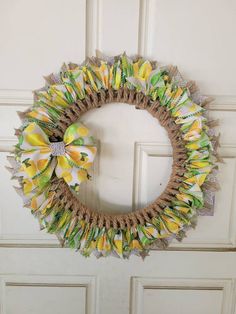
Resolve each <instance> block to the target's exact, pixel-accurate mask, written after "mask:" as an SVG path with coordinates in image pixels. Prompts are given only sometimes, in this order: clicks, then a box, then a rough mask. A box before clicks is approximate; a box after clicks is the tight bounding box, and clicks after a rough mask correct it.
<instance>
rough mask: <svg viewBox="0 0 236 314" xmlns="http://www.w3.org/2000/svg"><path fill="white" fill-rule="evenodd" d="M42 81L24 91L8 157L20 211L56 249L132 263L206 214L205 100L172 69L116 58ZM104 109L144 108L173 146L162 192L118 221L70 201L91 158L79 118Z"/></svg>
mask: <svg viewBox="0 0 236 314" xmlns="http://www.w3.org/2000/svg"><path fill="white" fill-rule="evenodd" d="M45 79H46V85H45V87H44V88H42V89H40V90H37V91H35V92H34V96H35V100H34V104H33V106H32V107H31V108H30V109H29V110H27V111H25V112H23V113H20V117H21V119H22V120H23V124H22V126H21V127H20V129H18V130H16V135H17V136H18V144H17V145H16V146H15V151H14V156H10V157H8V159H9V161H10V163H11V165H12V168H10V170H11V172H12V174H13V178H17V179H18V180H19V183H20V187H19V188H17V191H18V192H19V193H20V195H21V196H22V197H23V202H24V206H25V207H28V208H30V209H31V212H32V214H34V215H35V216H36V217H37V218H38V219H39V221H40V225H41V227H42V228H46V230H47V231H48V232H49V233H55V234H56V235H57V236H58V237H59V239H60V240H61V243H62V244H63V245H64V246H66V247H70V248H74V249H76V250H78V251H79V252H81V253H82V254H83V255H84V256H89V255H90V254H91V253H94V254H95V255H96V256H97V257H99V256H108V255H110V254H112V255H115V256H118V257H123V258H126V257H129V256H130V254H136V255H141V256H142V255H146V254H147V252H148V250H149V249H150V248H151V247H152V246H153V245H155V246H156V247H160V248H164V247H166V246H167V245H168V244H169V242H170V241H171V240H172V239H173V238H176V239H177V240H181V239H182V238H183V237H184V236H185V232H186V230H187V229H189V228H190V227H194V226H195V224H196V217H197V215H198V214H199V213H203V212H208V211H211V210H212V208H213V206H214V192H215V191H216V190H217V189H218V183H217V180H216V173H217V162H218V161H219V157H218V155H217V152H216V150H217V147H218V145H219V140H218V136H217V135H215V132H214V127H215V126H216V125H217V122H216V121H210V120H209V119H208V117H207V110H206V106H207V104H208V103H209V101H210V100H209V99H208V98H207V97H205V96H201V95H200V93H199V92H198V89H197V88H196V85H195V83H194V82H187V81H185V80H184V79H183V78H182V77H181V75H180V73H179V72H178V70H177V68H176V67H173V66H165V67H164V66H160V65H159V64H158V63H157V62H153V61H149V60H146V59H144V58H142V57H134V58H131V57H128V56H127V55H126V54H125V53H124V54H122V55H119V56H115V57H113V58H108V57H105V56H100V57H92V58H89V59H87V60H86V61H85V62H84V63H83V64H81V65H78V64H73V63H69V64H64V65H63V66H62V68H61V70H60V72H59V73H58V74H51V75H49V76H48V77H46V78H45ZM111 102H122V103H128V104H130V105H134V106H135V108H137V109H143V110H147V111H148V112H149V113H150V114H151V115H152V116H153V117H154V118H156V119H158V120H159V123H160V124H161V126H163V127H164V128H165V129H166V131H167V133H168V136H169V139H170V141H171V145H172V148H173V164H172V173H171V176H170V179H169V182H168V184H167V186H166V188H165V190H164V192H163V193H162V194H161V195H160V196H159V197H157V199H156V200H155V201H154V202H152V203H151V204H148V205H147V206H146V207H144V208H140V209H137V210H136V211H133V212H130V213H127V214H106V213H103V212H98V211H96V210H94V209H91V208H89V207H88V206H86V205H85V204H83V203H81V201H80V199H79V188H80V184H81V183H82V182H83V181H85V180H88V179H90V175H89V172H88V170H89V168H90V167H91V165H92V163H93V161H94V158H95V155H96V152H97V144H96V140H95V139H94V138H93V136H92V135H91V133H90V131H89V130H88V128H87V127H86V126H84V125H83V124H82V123H81V122H80V118H81V116H82V115H83V114H84V113H85V112H87V111H88V110H91V109H94V108H99V107H101V106H102V105H104V104H106V103H111Z"/></svg>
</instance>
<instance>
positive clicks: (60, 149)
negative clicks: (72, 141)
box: [50, 142, 66, 156]
mask: <svg viewBox="0 0 236 314" xmlns="http://www.w3.org/2000/svg"><path fill="white" fill-rule="evenodd" d="M50 148H51V150H52V156H64V155H65V153H66V151H65V143H64V142H52V143H50Z"/></svg>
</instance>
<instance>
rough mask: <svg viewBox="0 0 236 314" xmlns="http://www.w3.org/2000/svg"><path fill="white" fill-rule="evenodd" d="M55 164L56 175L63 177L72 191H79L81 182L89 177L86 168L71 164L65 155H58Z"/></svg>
mask: <svg viewBox="0 0 236 314" xmlns="http://www.w3.org/2000/svg"><path fill="white" fill-rule="evenodd" d="M57 159H58V163H57V166H56V170H55V172H56V175H57V177H58V178H63V179H64V180H65V182H66V183H67V184H68V185H69V187H70V188H72V189H73V190H74V191H76V192H78V191H79V186H80V184H81V182H83V181H86V180H88V179H89V174H88V171H87V170H86V169H83V168H79V167H75V166H72V165H71V164H70V163H69V161H68V159H67V158H66V157H65V156H58V157H57Z"/></svg>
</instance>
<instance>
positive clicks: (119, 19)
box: [0, 0, 236, 314]
mask: <svg viewBox="0 0 236 314" xmlns="http://www.w3.org/2000/svg"><path fill="white" fill-rule="evenodd" d="M235 33H236V2H235V1H234V0H178V1H176V0H139V1H138V0H87V1H85V0H9V1H6V0H5V1H4V0H0V158H1V159H0V197H1V198H0V246H1V247H0V281H1V285H0V303H1V309H0V313H1V314H42V313H44V314H64V313H67V314H72V313H73V314H75V313H76V314H82V313H83V314H85V313H87V314H95V313H96V314H110V313H113V314H121V313H122V314H128V313H132V314H154V313H155V314H172V313H175V314H189V313H191V314H235V313H236V311H235V297H236V291H235V283H236V267H235V266H236V253H235V251H236V236H235V235H236V225H235V222H236V221H235V220H236V215H235V214H236V204H235V200H234V195H235V180H236V139H235V132H236V79H235V73H236V61H235V55H236V44H235ZM95 49H99V50H101V51H103V52H104V53H106V54H110V55H113V54H119V53H121V52H123V51H124V50H125V51H126V52H127V53H128V54H136V53H139V54H142V55H144V56H145V57H150V58H152V59H156V60H159V61H160V62H162V63H165V64H168V63H172V64H176V65H178V66H179V69H180V71H181V72H182V73H183V74H184V75H185V77H186V78H187V79H192V80H195V81H196V82H197V84H198V85H199V87H200V88H201V91H202V92H203V93H205V94H207V95H213V96H214V98H215V102H214V103H213V104H212V105H211V107H210V109H211V112H210V114H211V116H212V117H213V118H216V119H219V120H220V133H221V149H220V153H221V155H222V156H223V157H224V161H225V162H224V163H223V164H221V165H220V174H219V179H220V182H221V191H220V192H219V193H218V194H217V196H216V202H215V213H214V216H201V217H199V222H198V226H197V229H196V230H192V231H190V232H189V233H188V238H186V239H185V240H184V241H183V243H173V244H172V245H171V247H170V248H169V249H168V250H167V251H158V250H153V251H151V252H150V256H149V257H147V258H146V259H145V260H144V261H143V260H142V259H141V258H138V257H131V258H130V259H129V260H121V259H116V258H114V257H110V258H101V259H98V260H97V259H96V258H95V257H91V258H84V257H82V256H80V255H79V253H76V252H74V251H73V250H69V249H61V248H59V244H58V241H57V239H56V238H54V237H53V236H49V235H48V234H46V233H44V232H40V231H39V227H38V224H37V222H36V221H35V220H34V218H33V216H31V214H30V212H29V210H27V209H25V208H23V207H22V201H21V199H20V197H19V196H17V194H16V193H15V191H14V188H13V187H12V184H13V182H12V181H10V174H9V173H8V172H7V170H6V169H5V165H6V164H7V161H6V156H7V155H8V154H9V153H8V152H9V151H10V150H11V147H12V145H13V144H14V143H15V137H14V131H13V130H14V128H15V127H18V126H19V124H20V121H19V119H18V117H17V114H16V112H17V111H23V110H25V109H26V108H27V107H28V106H29V105H30V104H32V95H31V92H30V91H31V90H34V89H37V88H39V87H40V86H42V85H43V83H44V82H43V78H42V77H43V75H46V74H48V73H50V72H53V71H56V70H58V69H59V67H60V66H61V64H62V63H63V62H64V61H65V62H67V61H74V62H82V61H83V60H84V59H85V57H86V56H90V55H93V54H95ZM83 121H85V122H86V124H87V125H88V126H89V127H90V128H92V129H93V130H94V131H95V133H96V137H97V138H99V140H100V142H101V153H100V155H99V156H98V159H97V163H96V164H95V167H94V171H93V181H92V182H91V183H90V184H87V185H86V186H85V187H84V189H83V199H84V201H85V202H87V204H90V205H91V206H96V208H98V210H99V209H100V208H102V209H103V210H106V211H122V212H127V211H130V210H132V209H135V208H136V207H139V206H142V205H144V204H146V203H148V202H150V201H152V200H153V198H154V197H156V196H157V195H158V194H160V193H161V191H162V189H163V188H164V187H165V184H166V182H167V181H166V180H167V178H168V176H169V174H170V165H171V149H170V143H169V141H168V138H167V136H166V133H165V131H164V130H163V129H162V128H161V127H160V126H159V125H158V124H157V123H156V121H154V120H153V118H152V117H151V116H150V115H148V113H146V112H143V111H140V110H139V111H138V110H135V109H134V108H132V107H130V106H128V105H125V104H110V105H106V106H104V107H103V108H101V109H97V110H96V111H94V112H89V113H87V114H86V115H85V116H84V117H83ZM114 125H115V126H116V127H115V128H114ZM140 125H142V128H140ZM118 135H119V136H118ZM153 173H155V174H156V175H155V176H153Z"/></svg>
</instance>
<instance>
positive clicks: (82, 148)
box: [18, 122, 97, 192]
mask: <svg viewBox="0 0 236 314" xmlns="http://www.w3.org/2000/svg"><path fill="white" fill-rule="evenodd" d="M18 148H19V159H20V162H21V164H22V166H21V168H20V171H19V173H18V175H19V176H21V177H23V179H24V182H27V184H28V185H29V183H30V184H31V185H30V186H31V188H30V189H28V190H27V191H29V192H32V190H33V189H34V188H35V187H39V188H41V187H43V186H45V185H46V184H47V183H48V182H49V180H50V179H51V177H52V175H53V174H54V172H55V174H56V176H57V177H58V178H63V179H64V180H65V182H66V183H67V184H68V185H69V186H70V187H71V188H73V189H74V190H75V191H78V189H79V185H80V183H81V182H82V181H85V180H87V179H88V178H89V174H88V171H87V170H88V169H89V168H90V167H91V165H92V162H93V160H94V157H95V154H96V151H97V149H96V147H95V141H94V139H93V137H92V136H91V135H90V132H89V130H88V129H87V128H86V127H85V126H84V125H83V124H82V123H80V122H76V123H74V124H72V125H71V126H69V127H68V128H67V129H66V132H65V134H64V137H63V141H61V142H50V141H49V138H48V136H47V134H46V133H45V132H44V131H43V130H42V129H41V128H40V127H39V126H38V125H37V124H36V123H35V122H32V123H29V124H28V126H27V127H26V128H25V129H24V130H23V131H22V134H21V137H20V141H19V144H18Z"/></svg>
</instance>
